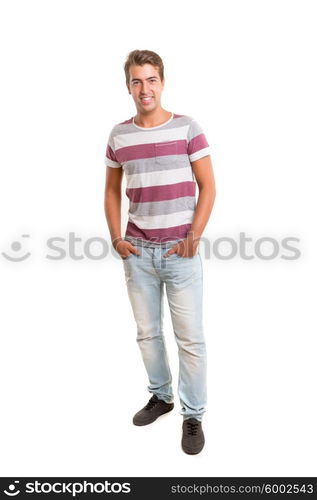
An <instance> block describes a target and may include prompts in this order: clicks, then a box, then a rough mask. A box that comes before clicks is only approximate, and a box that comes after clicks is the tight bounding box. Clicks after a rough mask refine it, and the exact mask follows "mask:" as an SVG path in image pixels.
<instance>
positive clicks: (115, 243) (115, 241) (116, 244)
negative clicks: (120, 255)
mask: <svg viewBox="0 0 317 500" xmlns="http://www.w3.org/2000/svg"><path fill="white" fill-rule="evenodd" d="M120 241H123V238H122V237H121V236H117V237H116V238H113V240H112V245H113V247H114V249H115V250H117V246H118V243H119V242H120Z"/></svg>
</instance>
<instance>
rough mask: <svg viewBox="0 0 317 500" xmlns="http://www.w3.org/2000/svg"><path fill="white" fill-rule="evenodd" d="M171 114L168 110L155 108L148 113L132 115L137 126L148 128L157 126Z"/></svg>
mask: <svg viewBox="0 0 317 500" xmlns="http://www.w3.org/2000/svg"><path fill="white" fill-rule="evenodd" d="M171 116H172V114H171V112H170V111H166V110H165V109H163V108H160V109H155V110H154V111H152V112H149V113H142V114H141V113H140V112H138V113H137V115H136V116H135V117H134V123H135V124H136V125H138V126H139V127H144V128H150V127H158V126H159V125H162V123H165V122H166V121H167V120H168V119H169V118H170V117H171Z"/></svg>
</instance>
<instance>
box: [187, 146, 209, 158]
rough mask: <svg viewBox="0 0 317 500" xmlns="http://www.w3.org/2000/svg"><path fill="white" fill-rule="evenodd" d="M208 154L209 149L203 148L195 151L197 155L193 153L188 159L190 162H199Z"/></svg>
mask: <svg viewBox="0 0 317 500" xmlns="http://www.w3.org/2000/svg"><path fill="white" fill-rule="evenodd" d="M209 154H210V148H209V147H208V148H204V149H201V150H200V151H197V153H193V154H192V155H190V157H189V159H190V161H195V160H199V159H200V158H203V157H204V156H208V155H209Z"/></svg>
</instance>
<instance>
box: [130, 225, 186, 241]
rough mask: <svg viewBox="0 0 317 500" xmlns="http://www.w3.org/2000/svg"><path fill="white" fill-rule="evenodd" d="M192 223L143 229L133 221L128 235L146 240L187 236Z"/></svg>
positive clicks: (173, 238)
mask: <svg viewBox="0 0 317 500" xmlns="http://www.w3.org/2000/svg"><path fill="white" fill-rule="evenodd" d="M190 228H191V224H182V225H181V226H177V227H168V228H157V229H143V230H142V229H141V228H139V227H138V226H136V225H135V224H133V222H130V221H129V222H128V224H127V229H126V233H125V235H126V237H128V236H131V237H135V238H144V240H145V241H151V240H152V241H153V242H155V241H157V242H160V241H169V240H178V239H184V238H186V235H187V233H188V231H189V230H190Z"/></svg>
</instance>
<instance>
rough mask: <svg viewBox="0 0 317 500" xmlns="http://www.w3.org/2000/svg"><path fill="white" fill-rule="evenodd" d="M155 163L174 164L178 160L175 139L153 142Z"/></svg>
mask: <svg viewBox="0 0 317 500" xmlns="http://www.w3.org/2000/svg"><path fill="white" fill-rule="evenodd" d="M154 146H155V163H156V165H162V166H164V165H175V164H176V163H177V160H178V150H177V141H169V142H157V143H155V145H154Z"/></svg>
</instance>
